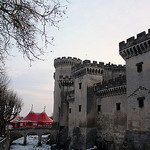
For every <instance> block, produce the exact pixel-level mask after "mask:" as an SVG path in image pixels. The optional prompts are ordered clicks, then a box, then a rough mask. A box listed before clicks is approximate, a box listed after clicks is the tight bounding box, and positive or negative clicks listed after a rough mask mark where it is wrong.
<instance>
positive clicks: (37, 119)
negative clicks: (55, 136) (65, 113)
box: [18, 106, 53, 127]
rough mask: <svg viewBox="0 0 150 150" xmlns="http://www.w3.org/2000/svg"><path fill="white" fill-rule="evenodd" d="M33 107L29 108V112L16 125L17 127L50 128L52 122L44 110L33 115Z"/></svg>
mask: <svg viewBox="0 0 150 150" xmlns="http://www.w3.org/2000/svg"><path fill="white" fill-rule="evenodd" d="M32 109H33V106H32V108H31V111H30V112H29V114H28V115H27V116H26V117H25V118H23V119H22V120H21V121H19V123H18V127H25V126H34V127H39V126H52V124H53V120H52V119H50V118H49V117H48V116H47V114H46V112H45V108H44V111H43V112H42V113H34V112H33V111H32Z"/></svg>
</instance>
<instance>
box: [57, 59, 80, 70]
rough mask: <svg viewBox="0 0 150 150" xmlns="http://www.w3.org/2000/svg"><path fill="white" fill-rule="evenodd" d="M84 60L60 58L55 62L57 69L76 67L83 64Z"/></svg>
mask: <svg viewBox="0 0 150 150" xmlns="http://www.w3.org/2000/svg"><path fill="white" fill-rule="evenodd" d="M81 62H82V60H80V59H79V58H76V57H73V58H72V57H58V58H56V59H55V60H54V66H55V68H57V67H59V66H74V65H75V64H79V63H81Z"/></svg>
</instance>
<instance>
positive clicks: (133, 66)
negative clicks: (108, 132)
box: [119, 30, 150, 150]
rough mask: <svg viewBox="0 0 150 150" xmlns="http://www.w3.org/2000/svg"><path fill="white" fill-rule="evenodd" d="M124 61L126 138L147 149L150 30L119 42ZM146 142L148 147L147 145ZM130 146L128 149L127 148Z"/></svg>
mask: <svg viewBox="0 0 150 150" xmlns="http://www.w3.org/2000/svg"><path fill="white" fill-rule="evenodd" d="M119 53H120V55H121V56H122V57H123V59H124V60H125V61H126V78H127V139H128V140H129V141H130V143H132V144H130V143H129V145H130V146H131V145H132V146H134V148H142V149H143V147H144V148H145V149H147V150H148V149H150V142H149V141H150V138H149V136H150V30H148V33H147V34H146V32H142V33H140V34H138V35H137V38H135V37H131V38H129V39H127V41H126V43H125V42H124V41H123V42H120V43H119ZM148 145H149V146H148ZM129 149H132V148H129Z"/></svg>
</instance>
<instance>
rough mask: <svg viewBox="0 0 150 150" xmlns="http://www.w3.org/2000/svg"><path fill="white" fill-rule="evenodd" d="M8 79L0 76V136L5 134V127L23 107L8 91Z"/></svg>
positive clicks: (16, 97)
mask: <svg viewBox="0 0 150 150" xmlns="http://www.w3.org/2000/svg"><path fill="white" fill-rule="evenodd" d="M8 82H9V81H8V78H7V77H6V76H4V75H0V136H1V135H2V134H5V127H6V125H7V123H8V122H10V121H11V120H13V119H14V118H15V117H16V116H17V115H18V114H19V113H20V112H21V107H22V105H23V103H22V100H21V99H20V98H19V97H18V96H17V94H16V93H15V92H14V91H12V90H8Z"/></svg>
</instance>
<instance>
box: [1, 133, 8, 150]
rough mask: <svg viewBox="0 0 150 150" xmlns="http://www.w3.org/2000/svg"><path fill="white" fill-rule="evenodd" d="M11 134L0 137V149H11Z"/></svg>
mask: <svg viewBox="0 0 150 150" xmlns="http://www.w3.org/2000/svg"><path fill="white" fill-rule="evenodd" d="M9 147H10V136H6V137H3V138H1V139H0V150H9Z"/></svg>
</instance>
